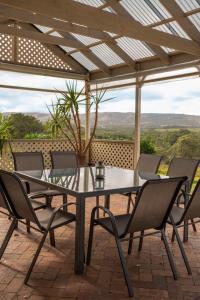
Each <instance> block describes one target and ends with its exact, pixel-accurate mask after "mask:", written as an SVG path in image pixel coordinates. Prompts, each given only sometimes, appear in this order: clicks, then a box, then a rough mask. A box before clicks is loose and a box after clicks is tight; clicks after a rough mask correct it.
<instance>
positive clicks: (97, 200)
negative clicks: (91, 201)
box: [96, 196, 99, 219]
mask: <svg viewBox="0 0 200 300" xmlns="http://www.w3.org/2000/svg"><path fill="white" fill-rule="evenodd" d="M96 206H99V196H96ZM96 217H97V219H98V218H99V209H97V213H96Z"/></svg>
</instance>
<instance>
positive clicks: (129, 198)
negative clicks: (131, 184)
mask: <svg viewBox="0 0 200 300" xmlns="http://www.w3.org/2000/svg"><path fill="white" fill-rule="evenodd" d="M131 200H132V198H131V193H130V194H129V195H128V205H127V214H129V212H130V208H131Z"/></svg>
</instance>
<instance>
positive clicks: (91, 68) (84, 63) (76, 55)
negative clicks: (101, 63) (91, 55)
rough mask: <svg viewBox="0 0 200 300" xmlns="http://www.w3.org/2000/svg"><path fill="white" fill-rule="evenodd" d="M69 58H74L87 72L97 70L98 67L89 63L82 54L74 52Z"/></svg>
mask: <svg viewBox="0 0 200 300" xmlns="http://www.w3.org/2000/svg"><path fill="white" fill-rule="evenodd" d="M71 56H72V57H73V58H75V59H76V60H77V61H78V62H79V63H80V64H81V65H82V66H84V67H85V68H86V69H87V70H89V71H94V70H98V67H97V66H96V65H95V64H94V63H93V62H91V60H89V59H88V58H87V57H86V56H85V55H84V54H83V53H81V52H75V53H72V54H71Z"/></svg>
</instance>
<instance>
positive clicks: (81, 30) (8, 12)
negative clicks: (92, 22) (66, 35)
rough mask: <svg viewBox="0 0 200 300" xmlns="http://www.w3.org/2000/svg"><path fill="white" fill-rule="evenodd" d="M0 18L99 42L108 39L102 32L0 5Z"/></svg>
mask: <svg viewBox="0 0 200 300" xmlns="http://www.w3.org/2000/svg"><path fill="white" fill-rule="evenodd" d="M0 16H2V17H5V18H7V19H12V20H17V21H20V22H24V23H28V24H29V23H32V24H37V25H41V26H46V27H50V28H54V30H57V31H62V32H72V33H75V34H80V35H84V36H90V37H93V38H96V39H100V40H107V38H108V36H107V35H106V34H105V33H104V32H102V31H98V30H94V29H90V28H87V27H83V26H79V25H76V24H71V23H69V22H64V21H61V20H56V19H52V18H50V17H47V16H44V15H39V14H33V13H31V12H29V11H25V10H21V9H17V8H13V7H9V6H5V5H2V4H0ZM109 40H110V37H109Z"/></svg>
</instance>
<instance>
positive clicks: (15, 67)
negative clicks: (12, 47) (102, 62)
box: [0, 62, 88, 80]
mask: <svg viewBox="0 0 200 300" xmlns="http://www.w3.org/2000/svg"><path fill="white" fill-rule="evenodd" d="M0 70H3V71H11V72H19V73H27V74H35V75H42V76H52V77H60V78H65V79H77V80H85V79H87V78H88V75H81V74H77V73H73V72H69V71H63V70H62V71H61V70H52V69H46V68H42V67H36V66H30V65H28V66H27V65H20V64H14V63H5V62H0Z"/></svg>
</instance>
